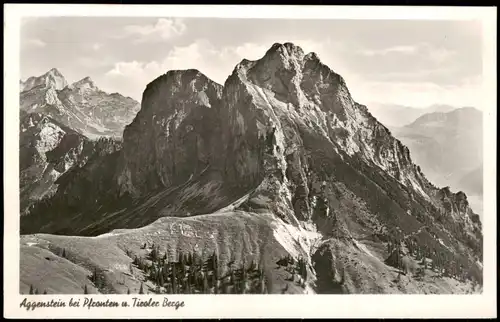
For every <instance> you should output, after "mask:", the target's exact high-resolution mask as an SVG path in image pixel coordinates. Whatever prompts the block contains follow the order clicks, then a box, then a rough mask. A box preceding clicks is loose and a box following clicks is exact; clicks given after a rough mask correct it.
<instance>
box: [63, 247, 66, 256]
mask: <svg viewBox="0 0 500 322" xmlns="http://www.w3.org/2000/svg"><path fill="white" fill-rule="evenodd" d="M62 257H63V258H66V248H63V251H62Z"/></svg>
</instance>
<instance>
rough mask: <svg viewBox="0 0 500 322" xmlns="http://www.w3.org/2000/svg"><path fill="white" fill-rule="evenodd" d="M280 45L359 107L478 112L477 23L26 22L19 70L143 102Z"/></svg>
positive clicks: (221, 75) (219, 77)
mask: <svg viewBox="0 0 500 322" xmlns="http://www.w3.org/2000/svg"><path fill="white" fill-rule="evenodd" d="M276 42H279V43H284V42H292V43H294V44H295V45H298V46H300V47H301V48H302V49H303V50H304V52H306V53H307V52H315V53H316V54H317V55H318V56H319V58H320V60H321V61H322V62H323V63H324V64H326V65H328V66H329V67H330V68H331V69H332V70H333V71H335V72H336V73H339V74H340V75H342V76H343V78H344V79H345V81H346V83H347V86H348V88H349V91H350V92H351V94H352V96H353V98H354V100H355V101H357V102H359V103H361V104H365V105H369V104H396V105H405V106H412V107H427V106H430V105H433V104H448V105H453V106H475V105H476V102H477V100H478V97H480V95H481V93H480V89H481V82H482V49H481V48H482V30H481V24H480V23H479V22H476V21H431V20H301V19H296V20H291V19H266V20H265V19H227V18H185V19H182V18H169V17H158V18H150V17H145V18H141V17H132V18H127V17H46V18H45V17H44V18H24V19H23V21H22V25H21V53H20V54H21V66H20V72H21V78H22V80H25V79H27V78H28V77H30V76H39V75H42V74H44V73H45V72H47V71H48V70H50V69H51V68H57V69H58V70H59V71H60V72H61V73H62V74H63V75H64V76H65V78H66V80H67V81H68V82H69V83H72V82H75V81H78V80H79V79H82V78H84V77H86V76H89V77H90V78H92V80H94V82H95V83H96V85H97V86H98V87H100V88H101V89H102V90H105V91H107V92H110V93H111V92H119V93H121V94H123V95H126V96H130V97H133V98H135V99H136V100H138V101H140V100H141V97H142V92H143V91H144V89H145V87H146V85H147V84H148V83H149V82H151V81H152V80H154V79H155V78H156V77H158V76H160V75H162V74H164V73H166V72H167V71H169V70H172V69H191V68H194V69H198V70H199V71H201V72H202V73H204V74H205V75H207V76H208V77H209V78H211V79H212V80H214V81H216V82H218V83H220V84H224V82H225V80H226V79H227V77H228V76H229V75H230V74H231V72H232V70H233V69H234V67H235V66H236V65H237V64H238V63H239V62H240V61H241V60H242V59H244V58H246V59H249V60H256V59H259V58H261V57H262V56H263V55H264V54H265V52H266V51H267V49H269V48H270V47H271V46H272V44H273V43H276ZM478 107H479V106H478ZM479 108H480V107H479Z"/></svg>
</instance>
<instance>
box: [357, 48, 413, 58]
mask: <svg viewBox="0 0 500 322" xmlns="http://www.w3.org/2000/svg"><path fill="white" fill-rule="evenodd" d="M417 50H418V48H417V47H416V46H394V47H389V48H384V49H379V50H369V49H366V50H360V51H359V53H360V54H361V55H364V56H370V57H371V56H378V55H387V54H391V53H400V54H413V53H416V52H417Z"/></svg>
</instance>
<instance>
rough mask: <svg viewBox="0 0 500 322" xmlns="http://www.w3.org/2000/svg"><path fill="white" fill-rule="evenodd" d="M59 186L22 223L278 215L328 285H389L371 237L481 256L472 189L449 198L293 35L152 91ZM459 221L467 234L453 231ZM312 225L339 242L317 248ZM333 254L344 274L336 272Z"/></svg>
mask: <svg viewBox="0 0 500 322" xmlns="http://www.w3.org/2000/svg"><path fill="white" fill-rule="evenodd" d="M59 182H61V186H60V188H59V190H58V193H57V194H56V195H55V196H54V197H53V198H52V199H51V200H50V201H49V202H48V204H47V205H45V206H44V207H41V208H39V209H37V211H34V212H33V213H32V214H31V215H30V218H26V219H25V220H23V221H22V223H21V229H22V230H23V232H24V233H33V232H40V231H41V230H42V231H43V232H47V233H64V234H80V235H97V234H100V233H105V232H108V231H110V230H112V229H116V228H137V227H141V226H144V225H147V224H150V223H151V222H153V221H155V220H157V219H158V218H160V217H191V216H195V215H203V214H212V215H213V216H214V218H216V217H218V214H227V213H228V212H231V211H235V212H241V213H244V214H245V215H250V216H252V214H258V213H266V214H272V216H274V217H275V218H276V220H278V221H279V222H281V223H282V225H283V227H286V229H285V230H288V231H293V232H295V233H294V234H295V235H297V236H298V237H296V239H293V242H289V241H288V240H289V239H288V238H289V237H288V235H286V236H285V235H282V234H281V233H280V231H281V230H277V231H276V235H275V237H274V238H275V239H276V240H277V241H279V242H280V243H281V244H282V245H283V247H284V249H286V250H287V251H288V252H290V253H294V254H296V253H297V251H296V247H299V248H300V253H303V254H306V255H305V256H306V257H307V260H308V263H309V264H308V265H309V266H308V267H309V268H308V269H310V270H315V271H317V272H318V271H320V272H321V273H320V275H321V276H317V279H318V281H320V280H324V279H331V278H333V279H334V281H331V283H327V284H325V285H326V286H324V287H323V288H321V287H319V288H318V289H317V291H318V290H320V291H318V292H324V293H328V292H341V291H342V292H350V293H352V292H370V290H371V291H373V292H380V290H381V289H383V288H384V287H385V286H383V285H380V284H378V283H379V282H378V279H377V277H376V276H375V275H373V274H371V273H373V272H374V271H377V270H378V269H379V268H377V267H380V265H382V266H383V265H384V264H383V260H381V257H384V256H385V255H386V254H384V253H381V252H380V251H377V252H376V251H375V250H372V251H370V250H369V249H368V248H367V247H366V246H365V245H364V244H362V243H361V242H360V241H359V240H361V239H363V238H369V239H370V240H371V242H372V243H374V244H375V245H377V246H378V247H379V248H380V247H381V248H384V247H385V243H387V242H389V241H391V242H392V241H393V240H398V241H399V242H402V243H404V242H407V243H410V242H412V243H413V239H411V241H410V238H416V239H417V244H418V245H421V247H422V248H424V245H427V246H428V245H433V246H432V247H434V248H435V250H436V251H437V252H443V253H446V254H448V256H451V257H452V258H454V260H455V261H456V262H457V263H458V262H460V263H461V264H462V265H463V266H466V265H467V266H469V267H477V264H476V261H477V260H478V259H479V260H481V247H482V246H480V245H481V240H482V235H481V231H480V226H479V225H478V224H477V223H476V222H474V221H473V220H471V219H470V218H472V217H471V215H470V214H471V213H472V211H471V210H470V207H468V204H467V203H466V201H465V200H464V198H463V196H462V195H461V194H456V195H453V197H448V196H447V197H446V198H445V197H443V194H442V191H441V190H439V189H438V188H436V187H435V186H434V185H433V184H431V183H430V182H429V181H428V180H427V179H426V178H425V176H424V175H423V173H422V172H421V171H420V168H419V167H417V166H416V165H415V164H414V163H413V162H412V159H411V157H410V153H409V150H408V148H406V147H405V146H404V145H403V144H402V143H401V142H400V141H399V140H397V139H395V138H394V137H393V136H392V135H391V133H390V131H389V130H388V129H387V128H385V127H384V126H383V125H382V124H380V123H379V122H378V121H377V120H376V119H375V118H374V117H373V116H372V115H371V114H370V113H369V112H368V109H367V108H366V107H365V106H363V105H361V104H358V103H356V102H355V101H354V100H353V98H352V97H351V95H350V93H349V90H348V89H347V85H346V83H345V81H344V80H343V78H342V77H341V76H340V75H338V74H336V73H335V72H333V71H332V70H331V69H330V68H329V67H327V66H325V65H324V64H322V63H321V61H320V60H319V58H318V56H317V55H316V54H314V53H309V54H305V53H304V52H303V51H302V49H301V48H300V47H298V46H295V45H293V44H291V43H286V44H275V45H273V46H272V47H271V48H270V49H269V50H268V51H267V52H266V54H265V55H264V56H263V57H262V58H261V59H260V60H257V61H248V60H243V61H242V62H241V63H240V64H238V65H237V66H236V68H235V69H234V71H233V73H232V74H231V75H230V76H229V78H228V79H227V80H226V82H225V84H224V86H221V85H218V84H216V83H214V82H212V81H210V80H209V79H208V78H207V77H206V76H204V75H203V74H202V73H201V72H199V71H196V70H185V71H170V72H168V73H167V74H165V75H162V76H160V77H159V78H157V79H156V80H154V81H153V82H152V83H150V84H149V85H148V86H147V88H146V90H145V91H144V94H143V99H142V105H141V110H140V112H139V113H138V114H137V116H136V117H135V119H134V120H133V122H132V123H131V124H130V125H128V126H127V127H126V129H125V131H124V136H123V149H121V150H120V151H117V152H114V153H111V154H108V155H105V156H103V157H96V158H95V159H94V160H92V162H87V164H86V165H85V166H84V167H82V168H80V169H76V170H75V171H74V172H71V173H67V174H66V175H65V176H64V177H62V178H61V179H60V180H59ZM84 188H85V189H84ZM88 188H90V189H91V190H89V189H88ZM84 190H85V191H84ZM450 203H451V205H449V204H450ZM51 209H58V212H57V214H56V212H51ZM49 212H50V213H52V214H55V215H52V216H51V217H50V218H49V217H46V214H47V213H49ZM208 216H211V215H208ZM208 218H210V217H208ZM443 218H445V219H443ZM69 223H71V225H70V224H69ZM423 227H431V228H430V230H429V231H427V230H423ZM280 229H282V228H280ZM283 229H284V228H283ZM283 229H282V230H283ZM459 229H462V230H463V231H464V234H462V235H460V237H454V236H453V235H452V234H451V233H450V232H451V231H455V230H459ZM312 233H314V234H319V235H320V236H321V238H320V239H319V241H318V242H319V243H320V244H323V245H327V246H321V245H320V246H318V245H312V244H310V240H311V239H310V238H309V237H307V236H310V235H309V234H312ZM283 236H285V237H283ZM367 236H368V237H367ZM445 236H446V237H445ZM462 237H463V238H462ZM294 238H295V237H294ZM315 238H316V237H315ZM315 240H316V239H315ZM255 242H256V243H260V242H262V240H261V239H260V238H258V241H255ZM328 245H330V246H328ZM427 246H425V247H427ZM317 247H319V250H320V251H319V252H318V251H317ZM375 249H378V248H377V247H375ZM334 251H335V253H333V252H334ZM329 252H330V254H329ZM313 254H317V255H315V256H313ZM353 254H354V255H353ZM273 256H274V255H273ZM353 256H354V257H353ZM315 258H316V259H315ZM354 258H356V259H362V260H367V261H368V262H367V263H365V264H363V267H364V268H363V269H364V271H363V273H362V274H365V275H366V274H368V275H370V274H371V275H370V276H365V275H362V276H360V275H359V274H360V273H359V272H360V271H359V269H358V268H357V267H356V266H355V265H352V264H351V263H350V260H352V259H354ZM334 259H335V260H334ZM314 261H317V263H316V265H314V264H315V263H314ZM333 261H334V262H335V263H341V262H342V263H344V264H342V265H341V266H342V267H345V272H344V273H342V272H336V273H332V274H330V273H328V272H329V271H331V270H332V265H333V266H334V265H336V264H332V263H333ZM370 261H371V262H370ZM324 265H326V266H327V267H323V266H324ZM366 272H370V273H366ZM339 274H340V275H341V276H344V275H345V283H346V286H345V287H344V286H340V284H339V283H340V281H341V280H342V278H341V279H340V280H339ZM471 274H472V273H471ZM474 274H476V275H477V270H475V271H474ZM365 277H366V279H365V280H369V281H370V282H369V283H368V284H367V283H365V282H363V278H365ZM325 287H326V289H325ZM332 288H335V290H332ZM328 289H330V290H328Z"/></svg>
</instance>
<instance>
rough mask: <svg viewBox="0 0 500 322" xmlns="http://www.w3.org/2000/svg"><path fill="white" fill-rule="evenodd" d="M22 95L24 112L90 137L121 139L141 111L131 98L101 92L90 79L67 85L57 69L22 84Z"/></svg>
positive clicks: (21, 82) (21, 103)
mask: <svg viewBox="0 0 500 322" xmlns="http://www.w3.org/2000/svg"><path fill="white" fill-rule="evenodd" d="M20 92H21V93H20V106H21V110H23V111H25V112H28V113H33V112H37V113H42V114H44V115H46V116H49V117H50V118H52V119H53V120H56V121H58V122H60V123H61V124H64V125H66V126H68V127H70V128H71V129H73V130H75V131H77V132H79V133H81V134H83V135H85V136H87V137H89V138H98V137H100V136H109V137H113V138H121V136H122V133H123V129H124V128H125V126H126V125H127V124H129V123H130V122H131V121H132V120H133V118H134V117H135V115H136V114H137V112H138V111H139V109H140V104H139V102H137V101H135V100H134V99H132V98H130V97H125V96H123V95H121V94H118V93H112V94H108V93H106V92H104V91H102V90H100V89H99V88H98V87H97V86H96V85H95V84H94V82H93V81H92V79H90V77H85V78H83V79H81V80H79V81H77V82H75V83H73V84H69V85H68V82H67V81H66V79H65V78H64V76H63V75H62V74H61V73H60V72H59V71H58V70H57V69H55V68H53V69H51V70H49V71H48V72H47V73H45V74H43V75H41V76H38V77H30V78H28V79H27V80H26V81H24V82H23V81H20Z"/></svg>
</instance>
